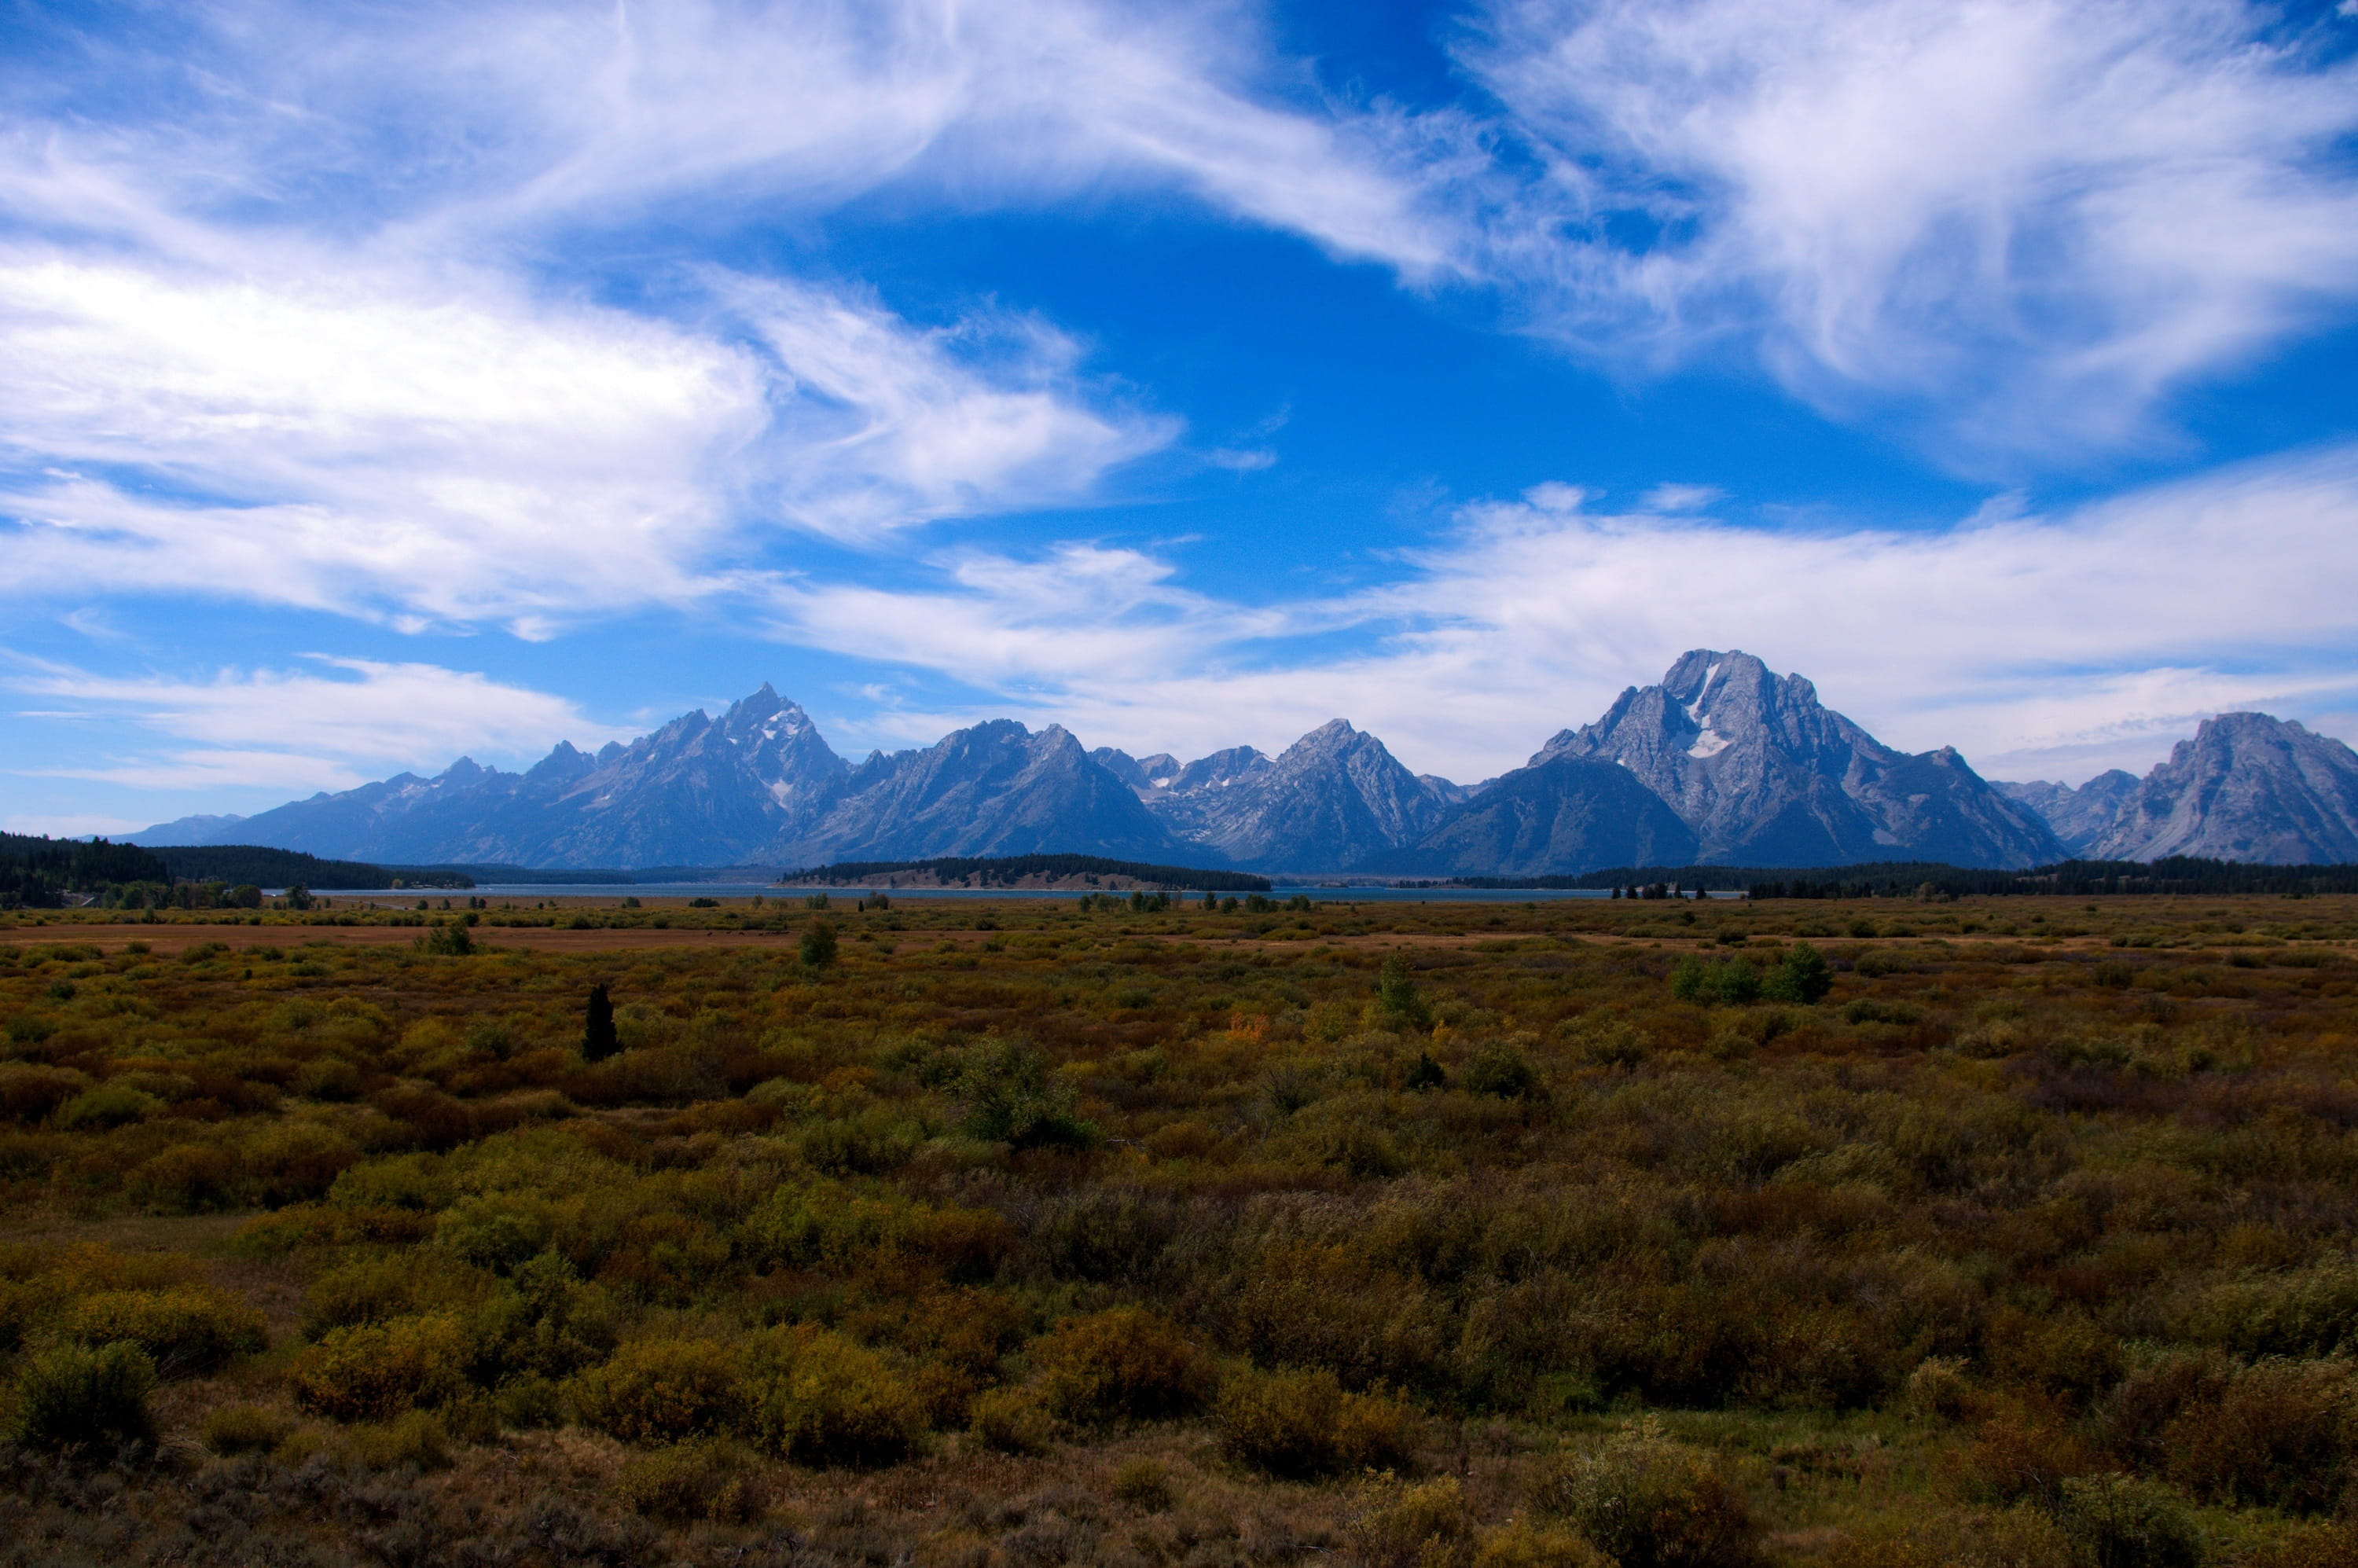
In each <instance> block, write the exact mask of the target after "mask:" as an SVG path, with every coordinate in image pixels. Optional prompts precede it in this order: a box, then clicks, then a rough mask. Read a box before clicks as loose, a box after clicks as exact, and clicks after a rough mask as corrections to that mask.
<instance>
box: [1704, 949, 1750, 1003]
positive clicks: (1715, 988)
mask: <svg viewBox="0 0 2358 1568" xmlns="http://www.w3.org/2000/svg"><path fill="white" fill-rule="evenodd" d="M1711 994H1712V995H1713V996H1714V997H1716V998H1717V999H1718V1000H1721V1001H1724V1002H1726V1003H1727V1004H1728V1005H1730V1006H1731V1007H1742V1006H1745V1005H1747V1003H1750V1002H1755V1001H1758V1000H1760V971H1759V970H1758V969H1757V968H1754V967H1753V964H1752V960H1751V959H1749V958H1729V959H1727V960H1725V962H1723V963H1720V964H1717V965H1715V966H1714V967H1713V968H1712V971H1711Z"/></svg>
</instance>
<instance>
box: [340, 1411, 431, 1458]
mask: <svg viewBox="0 0 2358 1568" xmlns="http://www.w3.org/2000/svg"><path fill="white" fill-rule="evenodd" d="M337 1446H338V1447H339V1448H340V1449H341V1451H342V1453H343V1455H344V1457H345V1459H346V1460H347V1461H348V1462H349V1463H351V1464H352V1465H357V1466H359V1467H360V1468H362V1469H364V1470H398V1469H402V1468H404V1467H405V1466H406V1467H408V1468H410V1469H416V1470H443V1469H448V1468H449V1465H450V1433H449V1430H448V1429H447V1428H446V1427H445V1426H444V1425H443V1422H442V1421H441V1419H440V1418H439V1417H438V1416H437V1415H436V1414H434V1413H433V1412H432V1411H419V1410H413V1411H404V1412H402V1413H401V1414H400V1415H397V1416H395V1417H394V1418H393V1419H392V1420H391V1421H387V1422H368V1423H365V1424H362V1425H359V1426H354V1427H351V1428H349V1429H347V1430H346V1431H345V1432H344V1433H343V1436H342V1440H341V1442H340V1443H339V1444H337Z"/></svg>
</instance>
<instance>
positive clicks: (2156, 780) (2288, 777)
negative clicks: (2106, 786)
mask: <svg viewBox="0 0 2358 1568" xmlns="http://www.w3.org/2000/svg"><path fill="white" fill-rule="evenodd" d="M2093 854H2094V855H2095V856H2097V857H2098V858H2101V859H2104V860H2159V859H2161V858H2162V857H2163V856H2166V855H2203V856H2212V857H2216V858H2217V859H2220V860H2256V861H2262V862H2266V863H2268V864H2272V865H2302V864H2309V863H2331V862H2347V861H2351V860H2358V752H2352V751H2351V749H2350V748H2349V747H2348V746H2346V745H2344V744H2343V743H2342V742H2341V741H2336V740H2334V739H2333V738H2332V737H2331V736H2327V735H2319V734H2316V733H2314V732H2313V731H2311V730H2307V729H2305V728H2303V727H2302V726H2301V725H2299V724H2297V723H2292V722H2289V721H2288V720H2285V719H2274V718H2271V717H2269V716H2268V715H2267V714H2265V713H2223V714H2220V715H2219V716H2218V717H2217V718H2215V719H2204V720H2203V721H2202V723H2201V726H2200V727H2199V728H2198V729H2197V730H2195V732H2194V738H2193V739H2192V740H2190V741H2180V742H2179V743H2178V745H2177V746H2176V747H2175V748H2173V749H2172V751H2171V752H2170V755H2169V761H2168V762H2163V763H2161V764H2160V765H2159V766H2158V767H2156V768H2155V769H2154V770H2153V772H2151V773H2147V775H2146V776H2145V778H2144V780H2143V781H2142V782H2141V783H2140V784H2138V785H2137V789H2136V794H2135V795H2133V796H2131V797H2130V799H2129V800H2128V801H2127V803H2126V804H2125V805H2124V806H2122V808H2121V813H2120V816H2119V818H2118V819H2117V820H2116V821H2115V823H2114V824H2113V826H2112V827H2111V828H2110V829H2109V830H2108V831H2107V832H2106V833H2105V834H2104V838H2101V839H2099V840H2098V841H2097V843H2096V845H2095V847H2094V849H2093Z"/></svg>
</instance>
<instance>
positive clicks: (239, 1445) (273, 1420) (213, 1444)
mask: <svg viewBox="0 0 2358 1568" xmlns="http://www.w3.org/2000/svg"><path fill="white" fill-rule="evenodd" d="M294 1430H295V1422H294V1418H293V1417H291V1416H289V1415H287V1413H286V1412H285V1411H275V1410H270V1409H268V1408H266V1407H265V1406H262V1405H250V1404H233V1405H217V1406H215V1407H214V1408H213V1409H211V1410H210V1411H206V1412H205V1420H204V1425H203V1427H202V1428H201V1429H200V1431H201V1434H202V1437H203V1440H204V1444H205V1447H206V1448H207V1449H209V1450H211V1452H212V1453H215V1454H220V1455H221V1456H222V1458H224V1459H228V1458H233V1457H235V1456H236V1455H238V1454H267V1453H269V1452H270V1451H271V1450H272V1449H274V1448H276V1447H277V1446H278V1445H279V1444H282V1443H284V1442H286V1441H287V1435H288V1434H289V1433H292V1432H293V1431H294Z"/></svg>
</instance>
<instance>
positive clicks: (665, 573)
mask: <svg viewBox="0 0 2358 1568" xmlns="http://www.w3.org/2000/svg"><path fill="white" fill-rule="evenodd" d="M710 281H711V284H712V288H713V292H714V294H715V295H716V296H717V297H719V298H720V299H722V300H723V301H725V303H726V304H727V306H729V307H730V308H732V309H733V311H734V313H735V314H734V317H733V318H729V319H741V320H742V321H743V322H745V323H747V325H748V328H749V329H750V332H751V333H752V334H754V336H752V337H751V339H750V341H749V340H748V338H746V337H740V338H738V339H737V340H736V341H731V340H730V338H728V337H725V336H723V335H721V334H720V333H719V331H717V330H716V331H712V332H699V331H696V330H689V329H686V328H682V327H676V326H673V325H669V324H666V323H664V322H660V321H652V320H647V319H640V318H634V317H632V316H628V315H625V314H622V313H621V312H617V311H613V310H605V309H598V308H591V307H588V306H584V305H568V304H562V303H557V304H552V303H550V302H548V301H545V300H537V299H534V298H531V297H525V296H524V295H523V294H521V293H520V292H519V291H517V290H516V289H514V287H508V286H505V285H503V284H502V283H500V282H498V281H497V280H495V279H491V278H485V277H482V276H478V275H459V276H452V275H449V274H447V273H446V274H444V275H442V276H439V277H438V278H435V279H433V280H431V281H430V283H429V281H428V280H427V279H424V278H420V277H417V276H404V275H398V274H395V275H386V274H371V273H370V272H369V271H368V270H367V263H366V261H365V260H354V261H353V262H352V263H351V264H350V265H328V264H327V263H326V262H325V261H323V260H319V259H318V258H315V265H311V266H308V267H305V268H304V269H302V275H301V276H294V275H290V274H288V273H277V274H272V275H264V276H252V275H248V276H207V275H200V274H192V273H189V272H188V271H186V270H175V269H172V268H170V267H168V266H167V265H152V264H151V265H147V266H139V265H132V264H129V263H124V262H114V261H102V260H97V259H94V258H86V257H79V256H75V255H72V254H68V253H64V252H59V251H57V250H53V249H51V250H37V251H33V250H18V251H16V252H12V253H0V341H5V342H6V343H7V345H8V347H9V352H8V353H7V354H6V355H5V356H0V405H5V406H6V408H7V409H8V411H9V412H8V415H7V416H6V418H5V422H0V450H7V449H13V450H14V451H15V453H16V457H17V462H18V465H19V466H20V468H23V469H35V468H38V469H42V470H46V471H45V472H42V473H40V474H39V475H38V477H27V478H20V479H19V480H18V481H17V482H16V484H15V485H14V486H13V487H12V488H11V489H9V490H6V491H0V510H5V512H7V513H10V514H15V516H16V518H17V519H18V520H19V525H18V526H17V527H16V528H15V529H13V530H5V531H0V553H5V557H6V558H7V560H8V562H9V565H10V568H11V570H10V571H9V572H8V573H7V587H6V589H0V591H14V592H16V593H20V594H22V593H59V592H74V591H83V592H88V591H98V590H105V591H113V592H122V591H147V592H156V593H171V592H186V591H194V592H198V593H203V594H211V595H220V596H223V597H231V598H239V599H247V600H260V601H264V602H273V603H280V604H289V605H298V606H304V607H308V608H315V609H323V610H333V611H342V612H345V613H357V614H367V615H373V616H378V617H381V618H384V619H388V620H392V621H393V622H395V624H420V623H424V622H431V621H442V622H477V621H484V620H492V621H501V622H506V623H508V624H509V625H510V626H511V627H512V628H513V629H514V630H516V631H518V632H520V633H525V634H527V635H541V634H546V631H547V630H548V629H549V628H550V627H552V626H553V625H556V624H560V623H562V622H566V621H568V620H573V619H578V618H580V617H584V616H589V615H594V614H598V613H600V612H604V611H614V610H619V609H627V608H633V607H636V606H640V605H644V604H648V603H658V604H673V605H682V604H687V603H689V602H691V601H694V600H698V599H702V598H706V597H708V596H710V595H712V594H713V593H715V592H717V591H720V590H722V589H726V588H728V587H730V586H731V585H732V584H733V583H734V582H736V581H737V580H738V578H739V575H740V574H741V572H742V571H744V570H745V569H749V568H759V567H761V566H763V565H764V564H766V562H767V560H768V559H769V558H770V557H771V555H772V554H773V552H774V551H775V550H776V548H777V541H776V540H775V537H774V535H775V531H776V530H775V526H774V525H775V524H787V525H791V526H793V527H797V528H803V529H808V530H811V531H813V532H817V533H821V534H825V535H828V536H830V537H833V538H836V539H838V540H840V541H844V542H848V543H853V544H866V543H871V542H875V541H877V540H879V539H880V538H881V537H882V535H889V534H890V533H892V532H893V531H895V530H897V529H901V528H905V527H908V526H910V525H912V524H917V523H921V522H925V521H931V520H936V519H940V518H946V517H957V516H964V515H970V514H975V513H977V512H981V511H987V510H990V509H994V508H1001V507H1012V506H1023V505H1036V504H1042V503H1064V502H1068V501H1071V500H1075V499H1077V498H1079V497H1081V496H1083V495H1085V494H1087V492H1088V491H1089V489H1090V488H1091V487H1092V486H1093V485H1094V484H1095V483H1096V482H1097V481H1098V479H1099V478H1100V477H1101V476H1102V475H1103V474H1104V472H1105V471H1106V470H1108V469H1109V468H1111V467H1113V466H1115V465H1117V464H1119V463H1120V462H1123V461H1126V460H1130V458H1133V457H1135V456H1138V455H1140V454H1141V453H1142V452H1145V451H1147V450H1150V449H1152V448H1154V447H1155V446H1158V445H1160V444H1162V443H1163V442H1164V441H1166V440H1167V439H1168V438H1170V436H1171V435H1172V433H1173V429H1174V427H1173V426H1172V425H1171V424H1170V422H1168V421H1165V420H1157V419H1152V418H1146V417H1137V416H1128V415H1124V414H1120V413H1110V414H1108V413H1098V412H1095V411H1093V410H1091V409H1090V408H1089V407H1088V406H1087V402H1086V399H1087V393H1086V390H1085V389H1084V388H1083V387H1081V385H1080V384H1079V382H1078V379H1077V373H1076V360H1077V351H1076V350H1075V349H1074V347H1073V346H1072V345H1071V344H1070V343H1069V342H1068V341H1065V340H1064V339H1062V338H1060V337H1058V336H1057V335H1055V333H1053V332H1051V331H1048V330H1046V329H1044V328H1041V327H1039V326H1037V325H1036V324H1032V323H1026V322H1022V321H1020V320H1015V321H1010V322H1005V323H1000V324H998V325H999V326H1000V329H1001V330H999V331H998V332H997V333H996V334H995V337H996V338H997V339H998V340H1001V346H1000V347H999V348H998V349H997V350H996V351H990V349H991V345H990V343H988V342H984V343H981V344H979V348H980V349H982V350H985V351H990V352H989V353H988V354H987V355H983V354H978V353H977V352H975V351H974V350H975V349H976V348H977V347H978V345H977V344H975V343H972V342H968V341H966V339H965V338H962V337H961V335H960V334H959V333H958V332H940V331H936V332H928V331H921V330H916V329H914V328H912V327H911V326H910V325H909V324H907V323H905V322H903V321H902V320H900V319H897V318H895V317H894V316H892V314H891V313H889V312H888V311H886V310H884V309H883V308H881V307H880V306H879V305H878V304H877V303H876V302H875V301H873V300H871V299H866V298H862V297H858V296H855V295H849V294H843V293H830V292H827V291H824V290H820V289H817V288H812V287H802V286H793V285H786V284H779V283H764V284H756V283H751V282H747V281H745V280H742V279H735V278H730V277H726V276H714V277H713V278H712V279H711V280H710ZM718 309H719V307H718V306H716V310H718ZM983 336H986V334H983V333H981V332H979V330H969V331H968V334H967V337H973V338H979V337H983ZM1009 340H1012V341H1013V347H1012V349H1010V348H1008V347H1007V346H1006V341H1009ZM126 473H127V474H129V475H132V476H135V477H134V479H133V480H132V481H130V482H125V481H124V480H123V479H122V477H121V476H123V475H124V474H126ZM765 524H770V525H772V526H768V527H765ZM764 535H770V536H768V537H765V536H764Z"/></svg>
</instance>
